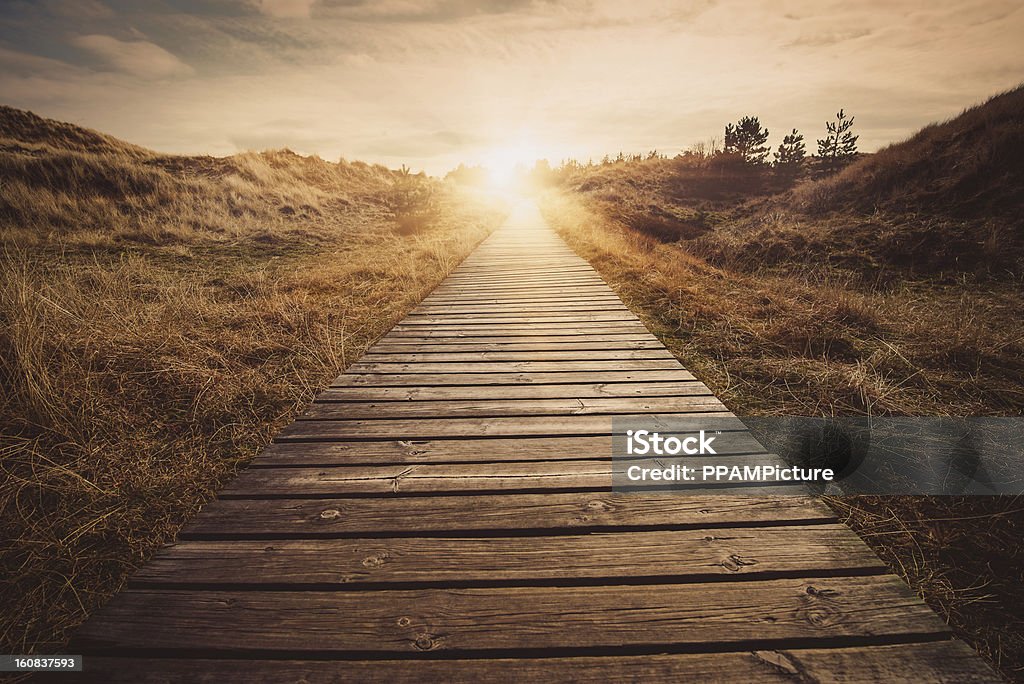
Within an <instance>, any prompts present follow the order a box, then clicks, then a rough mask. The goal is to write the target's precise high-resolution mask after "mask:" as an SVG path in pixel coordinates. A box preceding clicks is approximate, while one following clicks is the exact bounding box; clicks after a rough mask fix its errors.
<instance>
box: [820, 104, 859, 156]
mask: <svg viewBox="0 0 1024 684" xmlns="http://www.w3.org/2000/svg"><path fill="white" fill-rule="evenodd" d="M853 120H854V117H852V116H851V117H849V118H847V116H846V112H844V111H843V110H842V109H840V110H839V112H837V113H836V120H835V121H826V122H825V137H824V138H820V139H819V140H818V157H819V158H820V160H821V166H822V168H823V169H825V170H826V171H836V170H838V169H841V168H843V167H844V166H846V165H847V164H849V163H850V162H851V161H853V160H854V159H856V157H857V138H859V137H860V136H858V135H854V134H853V133H852V132H851V131H850V129H851V128H853Z"/></svg>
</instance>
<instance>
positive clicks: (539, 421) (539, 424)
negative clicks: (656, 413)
mask: <svg viewBox="0 0 1024 684" xmlns="http://www.w3.org/2000/svg"><path fill="white" fill-rule="evenodd" d="M662 415H665V416H670V415H671V416H696V417H699V418H701V419H704V418H716V419H729V418H734V416H733V414H732V413H730V412H729V411H722V410H718V409H716V408H715V407H714V406H708V407H706V408H705V407H694V408H692V409H688V410H686V411H676V412H674V413H672V414H669V413H665V414H662ZM632 418H633V419H644V420H646V421H647V422H650V421H651V420H652V415H642V414H633V415H632ZM623 419H624V420H628V419H630V414H623ZM717 424H719V422H718V421H716V425H717ZM611 431H612V418H611V416H604V415H601V416H586V415H581V416H573V417H572V419H571V420H569V419H567V418H566V417H563V416H553V417H552V416H523V417H498V418H488V419H486V420H481V419H476V418H445V419H434V418H424V419H419V420H418V419H408V420H406V419H393V420H369V419H367V420H299V421H296V422H294V423H292V424H291V425H289V426H288V427H287V428H285V429H284V431H282V432H281V433H280V434H279V435H278V440H279V441H295V440H340V439H353V440H362V439H394V438H395V437H399V438H401V439H444V438H446V437H516V436H519V435H522V436H524V437H528V436H534V437H537V436H545V435H610V434H611Z"/></svg>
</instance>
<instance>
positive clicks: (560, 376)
mask: <svg viewBox="0 0 1024 684" xmlns="http://www.w3.org/2000/svg"><path fill="white" fill-rule="evenodd" d="M694 379H695V378H694V377H693V375H692V374H690V372H689V371H686V370H683V368H682V366H680V367H679V368H678V369H677V370H655V371H650V370H629V371H593V372H589V373H573V372H567V373H537V372H534V373H458V374H453V373H405V374H394V375H388V374H384V373H359V374H357V373H345V374H344V375H340V376H338V377H337V378H336V379H335V380H334V382H333V383H331V386H332V387H351V386H365V385H376V386H403V385H406V386H407V385H416V386H428V385H532V384H537V385H540V384H544V385H557V384H565V383H579V384H585V385H589V384H592V383H595V382H596V383H613V382H628V383H637V382H666V381H669V382H680V381H687V380H694Z"/></svg>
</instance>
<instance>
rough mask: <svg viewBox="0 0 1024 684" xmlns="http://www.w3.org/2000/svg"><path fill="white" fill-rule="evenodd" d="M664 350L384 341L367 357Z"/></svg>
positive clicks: (648, 345) (640, 345)
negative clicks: (394, 342) (395, 342)
mask: <svg viewBox="0 0 1024 684" xmlns="http://www.w3.org/2000/svg"><path fill="white" fill-rule="evenodd" d="M659 349H664V345H662V344H661V342H658V341H657V340H655V339H653V338H652V339H648V340H630V339H626V340H622V341H620V340H616V339H615V338H611V339H608V340H604V341H601V340H595V341H591V342H504V343H497V342H465V341H459V340H452V341H448V342H441V343H438V342H422V343H419V344H415V345H410V344H408V343H406V344H391V343H390V342H386V341H383V340H382V341H381V342H379V343H378V344H376V345H374V346H373V348H372V350H371V351H370V352H367V354H366V356H364V357H363V358H366V357H370V356H371V355H372V356H383V355H386V354H477V353H488V352H490V353H494V352H498V353H510V354H511V353H529V352H561V353H565V354H567V353H569V352H573V351H581V352H610V353H615V352H623V351H655V350H659Z"/></svg>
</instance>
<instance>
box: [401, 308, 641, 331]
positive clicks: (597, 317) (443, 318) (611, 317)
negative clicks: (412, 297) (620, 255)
mask: <svg viewBox="0 0 1024 684" xmlns="http://www.w3.org/2000/svg"><path fill="white" fill-rule="evenodd" d="M636 320H637V318H636V316H634V315H633V314H632V313H630V312H629V311H566V312H552V313H542V314H541V313H539V314H516V313H509V312H503V313H494V314H442V315H436V314H419V315H415V316H414V315H409V316H406V317H405V318H404V319H403V320H402V323H401V325H403V326H406V327H411V326H416V325H423V326H438V325H457V326H463V325H483V324H487V325H491V324H494V325H497V324H504V323H527V324H530V325H532V324H534V323H582V322H595V321H609V322H616V323H617V322H621V321H628V322H635V321H636Z"/></svg>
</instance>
